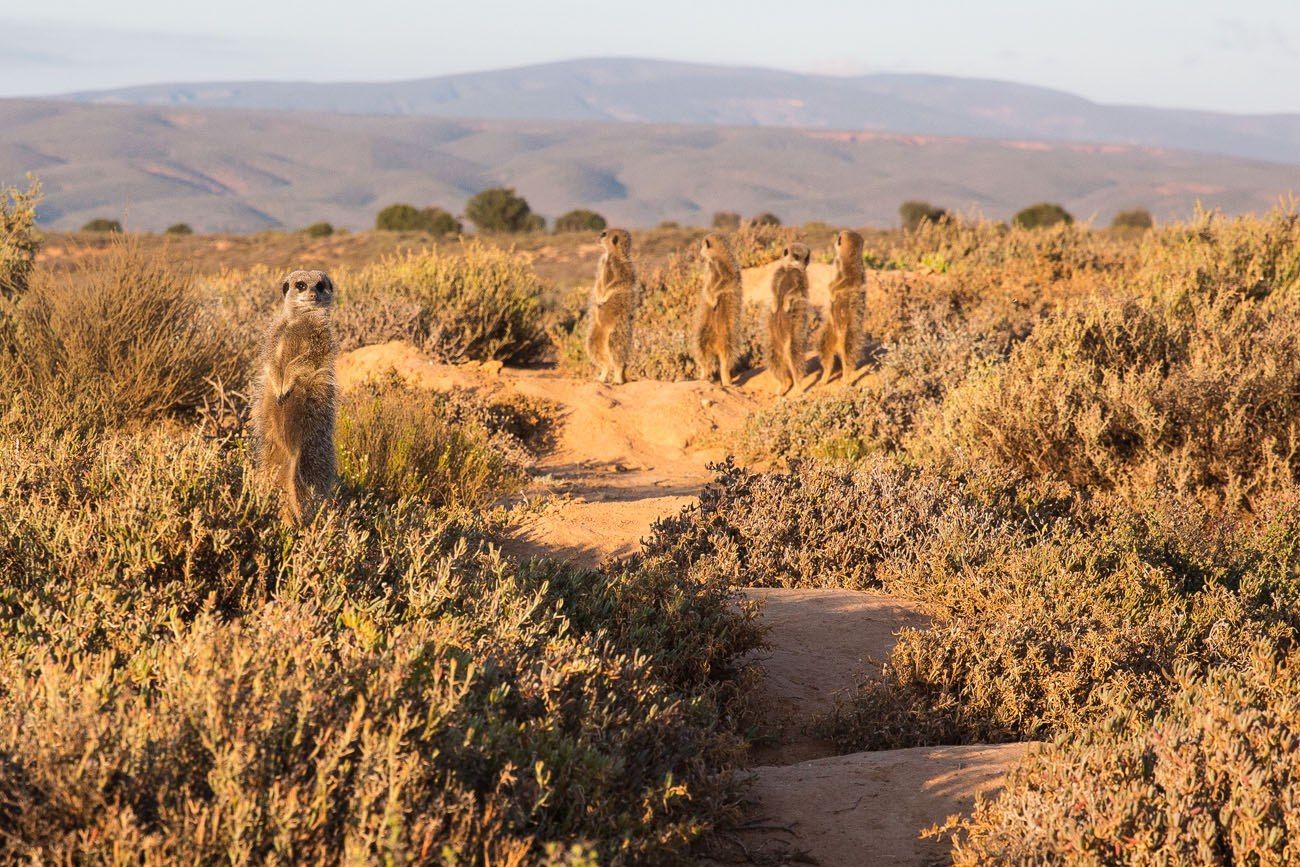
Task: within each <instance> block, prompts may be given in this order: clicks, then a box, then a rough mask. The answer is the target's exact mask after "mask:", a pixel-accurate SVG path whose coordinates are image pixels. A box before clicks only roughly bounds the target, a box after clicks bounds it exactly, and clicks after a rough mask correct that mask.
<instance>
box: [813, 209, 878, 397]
mask: <svg viewBox="0 0 1300 867" xmlns="http://www.w3.org/2000/svg"><path fill="white" fill-rule="evenodd" d="M830 290H831V303H830V310H829V311H828V313H829V315H828V316H827V319H826V326H825V328H823V329H822V336H821V361H822V372H821V381H823V382H830V379H831V374H832V373H833V372H834V366H835V360H836V359H837V358H838V359H839V362H840V381H841V383H842V384H843V385H848V384H849V382H850V380H852V378H853V372H854V371H855V370H856V369H857V366H858V355H859V353H860V352H861V351H862V319H863V316H864V315H865V313H866V303H867V271H866V266H865V265H864V264H863V261H862V236H861V235H859V234H858V233H857V232H849V231H844V232H840V233H839V235H838V236H836V239H835V278H834V279H833V280H831V285H830Z"/></svg>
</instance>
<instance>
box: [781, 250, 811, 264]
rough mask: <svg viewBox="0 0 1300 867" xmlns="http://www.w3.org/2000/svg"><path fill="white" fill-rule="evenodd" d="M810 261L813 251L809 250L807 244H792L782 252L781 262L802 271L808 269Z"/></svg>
mask: <svg viewBox="0 0 1300 867" xmlns="http://www.w3.org/2000/svg"><path fill="white" fill-rule="evenodd" d="M810 259H812V250H810V249H808V245H807V244H791V245H790V246H788V247H786V248H785V249H784V250H782V251H781V261H782V262H783V263H784V264H786V265H790V266H793V267H795V268H798V269H800V270H803V269H805V268H807V267H808V261H809V260H810Z"/></svg>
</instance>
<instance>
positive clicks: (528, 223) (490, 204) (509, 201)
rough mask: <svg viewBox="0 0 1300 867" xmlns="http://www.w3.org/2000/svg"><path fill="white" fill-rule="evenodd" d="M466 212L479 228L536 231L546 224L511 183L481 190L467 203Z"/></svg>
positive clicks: (482, 229)
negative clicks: (508, 185) (509, 185)
mask: <svg viewBox="0 0 1300 867" xmlns="http://www.w3.org/2000/svg"><path fill="white" fill-rule="evenodd" d="M465 216H466V217H468V218H469V219H470V221H471V222H472V223H473V224H474V225H475V226H477V227H478V229H479V231H480V232H535V231H538V230H540V229H543V228H545V226H546V220H545V219H544V218H542V217H539V216H538V215H537V214H534V213H533V211H532V208H530V207H528V200H527V199H525V198H524V197H523V196H521V195H519V194H518V193H516V192H515V191H514V188H512V187H493V188H492V189H489V190H484V191H483V192H481V193H478V194H477V195H475V196H474V197H473V198H472V199H470V200H469V202H468V203H466V205H465Z"/></svg>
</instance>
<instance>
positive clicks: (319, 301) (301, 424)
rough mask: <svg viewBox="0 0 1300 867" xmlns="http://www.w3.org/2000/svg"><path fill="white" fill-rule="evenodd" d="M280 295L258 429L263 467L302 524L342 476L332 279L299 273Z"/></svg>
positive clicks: (264, 362) (259, 379)
mask: <svg viewBox="0 0 1300 867" xmlns="http://www.w3.org/2000/svg"><path fill="white" fill-rule="evenodd" d="M280 293H281V295H282V296H283V299H284V301H283V307H282V309H281V312H280V314H279V315H278V316H276V317H275V319H274V321H272V323H271V325H270V327H269V328H268V329H267V331H266V336H265V338H264V340H263V342H262V351H261V355H260V357H259V362H258V371H257V376H256V378H255V380H254V386H253V400H252V404H253V407H252V421H253V432H254V435H255V438H256V441H257V459H258V464H259V466H260V467H261V469H262V471H263V472H264V473H265V474H266V475H267V477H269V478H270V479H271V480H272V481H273V482H274V483H275V484H276V485H277V486H278V487H279V488H280V489H281V491H282V492H283V494H284V498H285V507H286V508H285V511H286V513H287V516H288V517H289V518H291V519H292V520H293V521H294V522H296V523H299V524H301V523H304V522H307V521H310V520H311V518H312V516H313V515H314V514H315V513H316V510H317V509H318V508H319V506H320V504H321V503H322V502H323V501H324V499H325V498H326V497H327V496H329V494H330V492H331V491H332V490H333V488H334V484H335V482H336V480H337V475H338V471H337V468H336V458H335V454H334V422H335V418H336V417H337V414H338V386H337V385H336V383H335V379H334V361H335V359H336V358H337V356H338V338H337V337H336V336H335V333H334V325H333V323H332V322H331V321H330V315H329V313H330V307H331V306H332V305H333V303H334V283H333V281H331V280H330V278H329V275H327V274H326V273H325V272H324V271H294V272H293V273H292V274H290V275H289V276H288V278H286V279H285V280H284V282H283V283H282V284H281V285H280Z"/></svg>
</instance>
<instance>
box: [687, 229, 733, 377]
mask: <svg viewBox="0 0 1300 867" xmlns="http://www.w3.org/2000/svg"><path fill="white" fill-rule="evenodd" d="M700 252H701V253H702V255H703V256H704V266H705V272H704V283H703V285H702V286H701V287H700V306H699V310H698V311H697V313H696V317H695V341H694V343H693V344H692V347H691V348H692V349H693V350H694V352H695V364H696V367H697V368H698V369H699V373H700V379H705V380H707V379H712V378H713V364H714V361H715V360H716V361H717V365H718V373H719V375H720V377H721V379H722V384H723V385H724V386H730V385H731V364H732V359H734V358H735V356H736V339H737V336H738V335H739V333H740V306H741V288H740V262H738V261H737V260H736V254H735V253H733V252H732V251H731V245H730V244H729V243H727V239H726V238H724V237H723V236H722V235H719V234H716V233H713V234H709V235H705V236H704V241H703V243H702V244H701V245H700Z"/></svg>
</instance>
